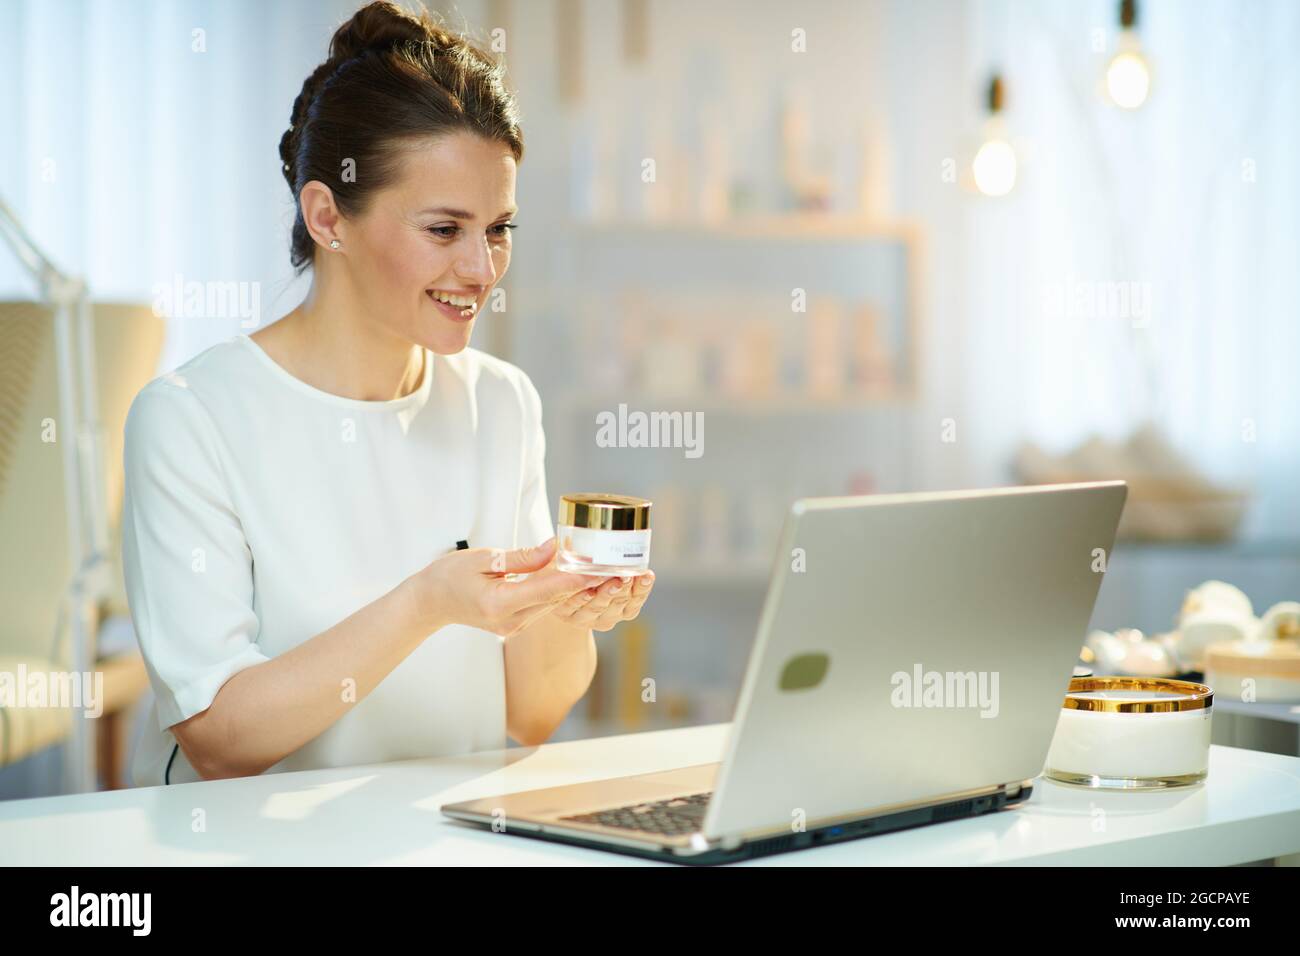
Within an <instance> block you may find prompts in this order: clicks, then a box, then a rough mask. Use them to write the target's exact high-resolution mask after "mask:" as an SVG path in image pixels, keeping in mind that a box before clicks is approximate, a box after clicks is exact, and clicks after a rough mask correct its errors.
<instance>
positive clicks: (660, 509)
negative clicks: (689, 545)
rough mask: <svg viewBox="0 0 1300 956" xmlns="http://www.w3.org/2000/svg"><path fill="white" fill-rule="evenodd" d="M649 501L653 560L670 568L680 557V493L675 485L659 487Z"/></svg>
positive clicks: (654, 490)
mask: <svg viewBox="0 0 1300 956" xmlns="http://www.w3.org/2000/svg"><path fill="white" fill-rule="evenodd" d="M650 500H651V501H653V502H654V559H655V561H656V562H657V563H658V564H660V565H661V566H666V567H667V566H672V565H673V564H675V563H676V562H678V561H680V560H681V557H682V527H683V525H682V493H681V490H680V489H679V487H678V486H677V485H672V484H664V485H659V486H657V487H656V488H654V489H653V494H652V495H651V498H650Z"/></svg>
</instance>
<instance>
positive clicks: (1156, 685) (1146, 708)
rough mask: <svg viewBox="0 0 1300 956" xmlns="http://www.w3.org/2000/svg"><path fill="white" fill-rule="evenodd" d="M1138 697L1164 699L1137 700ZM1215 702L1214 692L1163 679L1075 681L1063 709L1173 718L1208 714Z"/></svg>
mask: <svg viewBox="0 0 1300 956" xmlns="http://www.w3.org/2000/svg"><path fill="white" fill-rule="evenodd" d="M1134 694H1143V695H1146V694H1159V695H1160V696H1158V697H1149V696H1140V697H1135V696H1132V695H1134ZM1107 695H1113V696H1107ZM1213 702H1214V691H1212V690H1211V689H1210V688H1209V687H1208V686H1206V685H1205V684H1195V683H1193V682H1192V681H1186V680H1168V679H1165V678H1161V677H1075V678H1074V679H1072V680H1071V681H1070V690H1069V692H1068V693H1067V694H1066V695H1065V703H1064V705H1063V706H1064V708H1065V709H1066V710H1086V711H1092V712H1095V713H1107V714H1172V713H1178V712H1181V711H1189V710H1208V709H1209V708H1210V707H1211V706H1212V705H1213Z"/></svg>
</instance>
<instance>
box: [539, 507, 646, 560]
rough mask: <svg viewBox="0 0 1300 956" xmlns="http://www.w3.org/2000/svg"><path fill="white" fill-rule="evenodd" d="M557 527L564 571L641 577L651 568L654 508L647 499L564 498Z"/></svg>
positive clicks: (558, 551) (557, 547)
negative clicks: (652, 512)
mask: <svg viewBox="0 0 1300 956" xmlns="http://www.w3.org/2000/svg"><path fill="white" fill-rule="evenodd" d="M555 524H556V537H557V539H558V540H557V542H556V551H557V554H556V566H557V567H558V568H559V569H560V570H561V571H568V572H570V573H572V574H595V575H601V576H612V575H622V576H623V577H635V576H636V575H638V574H644V573H645V572H646V571H647V570H649V568H650V502H649V501H647V500H646V499H644V498H632V497H629V496H628V495H607V494H580V495H564V496H562V497H561V498H560V513H559V517H558V519H557V520H556V522H555Z"/></svg>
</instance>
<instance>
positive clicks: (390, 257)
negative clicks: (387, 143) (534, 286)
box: [346, 132, 516, 355]
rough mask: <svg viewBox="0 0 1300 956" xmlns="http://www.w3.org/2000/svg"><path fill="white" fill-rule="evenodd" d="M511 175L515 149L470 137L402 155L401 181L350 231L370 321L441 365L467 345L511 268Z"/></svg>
mask: <svg viewBox="0 0 1300 956" xmlns="http://www.w3.org/2000/svg"><path fill="white" fill-rule="evenodd" d="M515 165H516V164H515V157H514V154H513V153H511V152H510V147H508V146H507V145H505V144H504V143H500V142H496V141H493V140H490V139H486V138H484V137H482V136H477V135H475V134H473V133H469V132H458V133H453V134H448V135H445V136H440V137H438V138H436V139H432V140H429V141H428V143H426V144H422V145H420V146H419V147H417V148H413V149H409V150H407V151H406V152H405V154H404V159H403V162H402V165H401V170H400V173H399V175H398V178H397V179H396V180H395V181H394V182H393V183H392V184H391V185H389V186H388V187H386V188H384V189H382V190H380V191H379V192H377V193H376V194H375V195H374V197H373V198H372V200H371V202H370V204H369V206H368V207H367V208H366V210H365V212H364V213H362V214H361V215H360V216H357V217H356V218H354V219H351V220H349V221H348V224H347V239H346V243H347V249H348V257H347V261H348V268H349V272H350V273H351V276H352V280H353V282H354V283H355V285H356V286H357V288H358V289H359V290H360V292H361V295H362V297H363V301H364V302H366V303H367V304H368V305H369V306H370V308H371V315H370V317H369V318H370V319H371V320H372V321H374V322H376V323H378V324H379V325H381V326H383V327H384V328H386V329H387V330H388V331H390V332H392V333H393V334H394V335H395V336H397V337H399V338H401V339H404V340H406V341H409V342H413V343H416V344H418V345H423V346H424V347H426V348H428V349H431V350H432V351H434V352H436V353H439V354H441V355H452V354H455V353H456V352H459V351H460V350H461V349H463V348H465V346H466V345H468V344H469V336H470V332H471V331H472V330H473V328H474V321H475V319H476V318H477V317H478V314H479V313H480V312H481V311H482V310H483V308H484V307H485V305H486V304H487V300H488V296H489V294H490V293H491V292H492V288H493V286H495V285H496V284H497V283H498V282H499V281H501V277H502V276H503V275H505V272H506V269H507V268H508V267H509V266H510V228H509V227H508V225H507V224H508V223H509V222H510V219H511V217H512V216H513V215H514V214H515V212H516V208H515ZM357 173H358V175H364V173H365V171H364V170H358V171H357ZM445 299H453V300H454V302H453V303H450V304H449V303H448V302H445V301H441V300H445Z"/></svg>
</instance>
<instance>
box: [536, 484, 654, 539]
mask: <svg viewBox="0 0 1300 956" xmlns="http://www.w3.org/2000/svg"><path fill="white" fill-rule="evenodd" d="M558 523H559V524H562V525H568V526H570V527H574V528H595V529H599V530H604V531H642V530H644V529H646V528H648V527H650V502H649V501H647V500H646V499H645V498H633V497H632V496H631V495H609V494H602V493H584V494H577V495H562V496H561V497H560V517H559V521H558Z"/></svg>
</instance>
